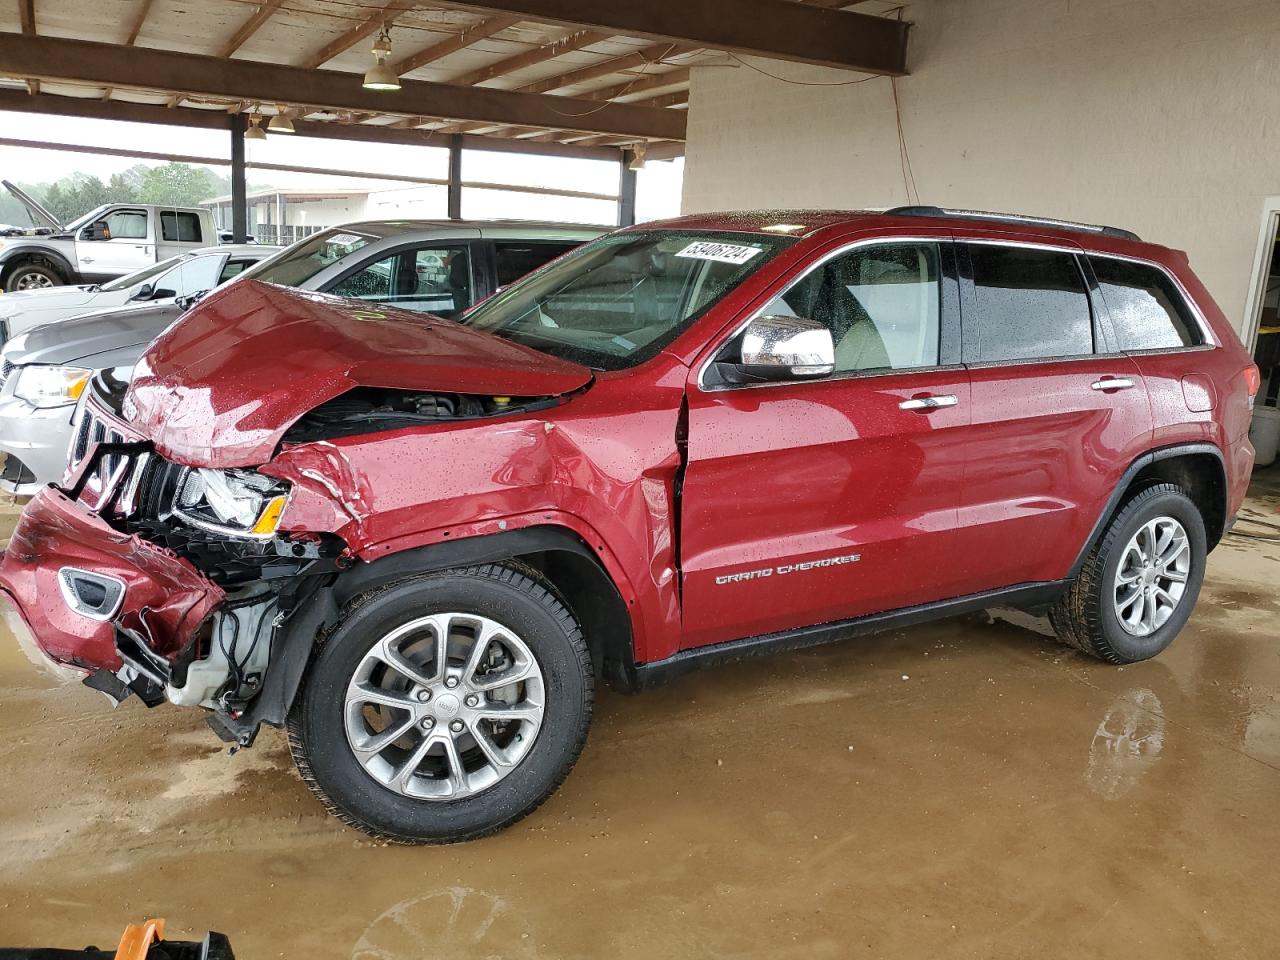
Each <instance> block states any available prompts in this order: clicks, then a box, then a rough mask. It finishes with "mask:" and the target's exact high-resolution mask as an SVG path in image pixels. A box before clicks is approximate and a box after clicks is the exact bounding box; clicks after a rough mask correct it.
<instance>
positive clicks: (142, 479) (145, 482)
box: [70, 402, 187, 520]
mask: <svg viewBox="0 0 1280 960" xmlns="http://www.w3.org/2000/svg"><path fill="white" fill-rule="evenodd" d="M78 416H79V417H80V419H79V422H78V423H76V425H75V427H74V431H75V434H74V439H73V440H72V444H71V450H70V460H71V466H72V467H73V468H74V467H76V466H77V465H78V464H80V463H81V461H83V460H84V458H85V457H87V456H88V455H89V453H90V451H92V450H93V448H94V446H95V445H96V444H99V443H128V442H130V441H132V440H133V439H134V437H132V436H130V435H129V434H128V433H126V432H125V431H124V430H123V429H121V428H120V427H119V426H118V425H117V421H116V420H114V419H113V418H111V417H110V416H109V415H108V414H106V413H105V412H104V411H102V410H99V409H98V408H97V407H96V406H95V404H93V403H91V402H86V403H85V404H84V405H83V406H82V407H81V409H80V412H79V414H78ZM186 471H187V468H186V467H184V466H181V465H179V464H176V463H171V462H169V461H168V460H165V459H164V458H163V457H160V456H157V455H156V454H154V453H143V454H137V455H134V456H126V455H124V454H119V453H110V454H107V455H106V456H104V457H103V458H102V459H101V460H100V461H99V462H98V465H97V467H96V468H95V469H94V470H93V472H92V473H91V474H90V475H89V477H88V482H87V483H86V484H85V489H84V494H83V495H82V499H85V501H86V503H87V504H88V505H89V506H91V507H95V508H96V505H97V503H101V502H102V497H103V492H104V491H109V490H112V489H114V488H115V487H116V486H117V485H118V484H119V485H122V486H121V487H120V489H121V495H120V498H119V500H118V501H117V505H116V508H115V509H116V510H117V511H118V512H120V513H122V514H124V515H128V516H136V517H140V518H145V519H150V520H160V519H163V518H165V517H167V516H168V515H169V514H170V513H171V512H172V510H173V507H174V503H175V501H176V498H177V495H178V489H179V486H180V485H181V482H182V478H183V476H184V475H185V473H186Z"/></svg>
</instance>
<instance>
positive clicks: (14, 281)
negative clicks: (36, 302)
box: [4, 263, 66, 293]
mask: <svg viewBox="0 0 1280 960" xmlns="http://www.w3.org/2000/svg"><path fill="white" fill-rule="evenodd" d="M65 282H66V281H65V280H63V279H62V275H61V274H60V273H58V271H56V270H54V269H52V268H51V267H46V266H44V265H43V264H40V263H19V264H17V265H16V266H13V267H10V268H9V271H8V273H6V274H5V277H4V288H5V290H6V291H7V292H9V293H17V292H19V291H23V290H46V289H48V288H49V287H60V286H62V285H63V284H64V283H65Z"/></svg>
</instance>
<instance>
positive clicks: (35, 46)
mask: <svg viewBox="0 0 1280 960" xmlns="http://www.w3.org/2000/svg"><path fill="white" fill-rule="evenodd" d="M0 73H3V74H7V75H9V76H19V77H33V78H35V79H38V80H52V81H58V82H71V83H85V84H92V85H95V86H99V87H105V86H115V87H122V86H123V87H131V88H139V89H144V90H162V91H172V92H173V95H174V96H175V97H177V98H178V99H179V102H180V100H181V98H184V97H188V96H193V97H205V98H210V99H216V100H222V101H234V100H251V101H255V102H266V103H286V104H297V103H301V104H307V105H310V106H311V107H313V108H317V109H319V108H324V109H327V110H337V111H357V112H371V113H374V114H377V115H391V116H421V115H424V114H426V115H433V116H440V115H444V116H447V117H451V118H456V119H463V120H469V121H471V122H473V123H488V124H492V125H494V126H503V125H520V126H531V127H541V128H543V129H564V130H578V131H582V132H586V133H595V134H611V135H614V136H625V137H635V138H650V139H670V140H681V139H683V138H684V129H685V118H684V117H683V116H682V115H680V114H678V113H676V112H674V111H670V110H662V109H654V108H651V107H637V106H632V105H630V104H618V103H609V104H600V103H598V102H596V101H591V100H584V99H581V98H575V97H551V96H544V95H538V94H527V93H517V92H514V91H510V90H495V89H491V88H486V87H458V86H453V85H450V84H442V83H429V82H427V81H423V80H406V81H404V84H403V87H402V89H400V90H398V91H394V92H376V91H370V90H365V89H363V88H362V87H361V86H360V84H359V82H358V76H357V75H355V74H352V73H344V72H339V71H333V70H305V69H302V68H300V67H290V66H284V65H281V64H274V63H264V62H260V61H257V60H249V59H243V60H233V61H228V60H225V59H220V58H217V57H209V56H203V55H198V54H184V53H177V52H175V51H169V50H156V49H151V48H142V47H122V46H119V45H112V44H103V43H91V42H88V41H83V40H64V39H61V38H53V37H23V36H18V35H16V34H4V33H0ZM95 102H96V101H95Z"/></svg>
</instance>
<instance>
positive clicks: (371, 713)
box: [344, 613, 545, 800]
mask: <svg viewBox="0 0 1280 960" xmlns="http://www.w3.org/2000/svg"><path fill="white" fill-rule="evenodd" d="M544 696H545V687H544V684H543V677H542V671H541V668H540V667H539V666H538V662H537V660H536V659H535V658H534V656H533V654H532V652H531V651H530V650H529V647H528V646H527V645H526V644H525V642H524V641H523V640H522V639H520V637H519V636H517V635H516V634H515V632H514V631H512V630H510V629H509V628H507V627H505V626H504V625H502V624H501V623H498V622H497V621H495V620H491V619H489V618H488V617H481V616H477V615H475V614H469V613H437V614H432V615H430V616H425V617H418V618H416V619H414V620H411V621H409V622H408V623H405V624H402V625H401V626H399V627H397V628H396V629H394V630H392V631H391V632H390V633H388V634H387V635H386V636H384V637H382V638H381V639H379V640H378V642H376V643H375V644H373V646H372V647H370V649H369V650H368V652H367V653H365V655H364V656H363V657H362V658H361V660H360V662H359V664H358V665H357V666H356V669H355V672H354V673H353V674H352V676H351V680H350V682H349V683H348V685H347V691H346V702H345V704H344V722H345V728H346V734H347V743H348V745H349V746H350V747H351V750H352V752H353V754H354V755H355V757H356V760H357V761H358V762H359V763H360V765H361V766H362V767H363V768H364V770H365V772H366V773H368V774H369V775H370V776H371V777H373V779H375V780H377V781H378V782H379V783H381V784H382V785H383V786H384V787H387V788H388V789H390V790H393V791H395V792H396V793H398V794H401V795H402V796H406V797H411V798H413V799H417V800H459V799H463V798H466V797H469V796H473V795H475V794H477V793H479V792H481V791H483V790H486V789H488V788H489V787H492V786H493V785H494V784H496V783H497V782H498V781H500V780H502V779H503V778H504V777H506V776H507V775H508V774H509V773H510V772H511V771H512V770H514V769H515V767H516V766H517V765H518V764H519V763H520V761H521V760H522V759H523V758H524V757H525V756H526V755H527V754H528V752H529V750H530V748H531V747H532V746H533V742H534V739H535V737H536V736H537V734H538V730H539V728H540V727H541V725H542V718H543V714H544V711H545V700H544Z"/></svg>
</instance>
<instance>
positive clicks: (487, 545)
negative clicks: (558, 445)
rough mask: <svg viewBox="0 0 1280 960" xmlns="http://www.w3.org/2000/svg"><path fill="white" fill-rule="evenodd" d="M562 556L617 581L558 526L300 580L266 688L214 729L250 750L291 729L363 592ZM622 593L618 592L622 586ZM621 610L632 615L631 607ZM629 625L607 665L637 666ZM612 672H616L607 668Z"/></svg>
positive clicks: (607, 648)
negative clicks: (305, 684) (307, 684)
mask: <svg viewBox="0 0 1280 960" xmlns="http://www.w3.org/2000/svg"><path fill="white" fill-rule="evenodd" d="M555 551H559V552H561V553H570V554H574V555H575V556H577V557H580V558H582V559H583V560H584V561H586V562H588V563H590V564H591V565H593V566H594V567H596V568H597V570H598V571H599V575H600V576H601V577H603V578H605V579H607V580H609V582H610V583H612V582H613V581H612V580H611V579H609V575H608V572H607V571H606V570H605V568H604V565H603V564H602V563H601V562H600V559H599V558H598V557H597V556H596V554H595V552H594V551H592V549H591V548H590V547H589V546H588V545H587V544H586V542H585V541H583V540H582V539H581V538H580V537H579V536H578V535H577V534H575V533H574V532H573V531H571V530H569V529H568V528H566V527H559V526H555V525H552V524H543V525H537V526H532V527H523V528H521V529H518V530H507V531H504V532H502V533H495V534H485V535H481V536H477V537H467V538H465V539H461V540H452V541H445V542H442V543H435V544H431V545H429V546H425V547H415V548H413V549H410V550H403V551H400V552H398V553H392V554H388V555H387V556H384V557H379V558H378V559H377V560H373V561H370V562H368V563H359V564H357V565H355V566H353V567H350V568H348V569H347V570H344V571H342V572H341V573H337V574H333V573H327V574H323V575H317V576H311V577H300V578H298V579H297V580H296V581H293V583H294V584H296V585H297V589H296V591H294V592H293V595H292V596H291V597H289V598H288V599H287V600H285V601H284V602H283V603H282V607H283V608H284V609H286V610H287V611H288V612H287V615H286V617H285V619H284V620H283V622H282V623H281V624H280V626H279V627H278V628H277V630H276V633H275V635H274V637H273V639H272V652H271V660H270V663H269V664H268V666H267V670H266V673H265V674H264V675H263V680H262V690H261V691H260V692H259V694H258V695H257V696H256V697H254V699H253V701H252V703H251V704H250V706H249V708H248V709H247V710H246V711H245V712H244V714H243V715H241V716H240V717H238V718H232V717H229V716H227V715H225V714H222V713H213V714H210V715H209V718H208V721H209V725H210V727H212V728H213V730H214V732H215V733H217V734H218V736H219V737H221V738H222V739H223V740H225V741H227V742H230V743H237V744H239V745H240V746H249V745H251V744H252V743H253V741H254V738H255V737H256V736H257V732H258V729H259V727H260V725H261V724H263V723H266V724H269V725H271V726H273V727H282V726H284V724H285V722H286V720H287V719H288V716H289V711H290V709H291V708H292V706H293V702H294V699H295V698H296V696H297V693H298V690H299V689H300V687H301V685H302V676H303V674H304V673H305V672H306V667H307V664H308V662H309V661H310V659H311V654H312V650H313V649H314V647H315V643H316V639H317V638H318V637H319V636H320V634H321V633H322V632H323V631H324V630H325V629H326V628H327V627H330V626H332V625H334V624H336V623H337V622H338V619H339V617H340V615H341V611H342V608H343V607H344V606H346V605H347V604H348V603H350V602H351V601H352V600H354V599H355V598H356V597H358V596H360V595H361V594H363V593H367V592H368V591H370V590H376V589H378V588H380V587H385V586H389V585H391V584H394V583H399V582H401V581H404V580H411V579H413V578H414V577H417V576H422V575H423V574H428V573H438V572H439V571H441V570H450V569H453V568H456V567H469V566H474V565H477V564H482V563H495V562H501V561H503V560H513V559H517V558H519V557H522V556H528V555H529V554H540V553H551V552H555ZM614 589H615V590H616V589H617V587H616V584H615V585H614ZM619 603H621V600H620V598H619ZM620 609H621V611H622V612H623V613H625V612H626V607H625V604H623V605H622V606H621V608H620ZM624 626H625V627H626V629H623V630H617V631H615V632H614V633H613V634H612V635H611V636H610V637H608V638H605V641H606V642H605V645H604V646H603V648H602V652H603V655H604V657H605V658H606V661H607V662H611V661H613V660H616V659H619V658H623V657H624V658H625V660H626V661H627V662H628V663H630V660H631V649H632V640H631V630H630V620H629V618H628V619H626V620H625V621H624ZM624 648H625V650H624ZM604 669H605V670H606V672H611V671H608V668H607V667H606V668H604Z"/></svg>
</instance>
